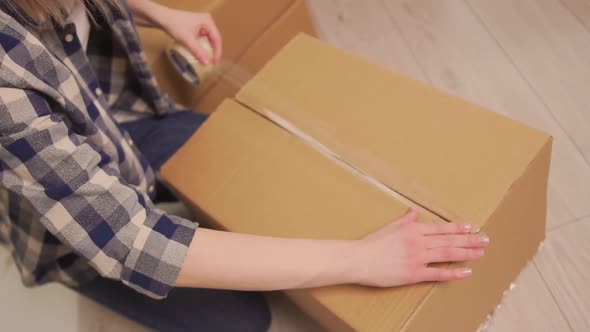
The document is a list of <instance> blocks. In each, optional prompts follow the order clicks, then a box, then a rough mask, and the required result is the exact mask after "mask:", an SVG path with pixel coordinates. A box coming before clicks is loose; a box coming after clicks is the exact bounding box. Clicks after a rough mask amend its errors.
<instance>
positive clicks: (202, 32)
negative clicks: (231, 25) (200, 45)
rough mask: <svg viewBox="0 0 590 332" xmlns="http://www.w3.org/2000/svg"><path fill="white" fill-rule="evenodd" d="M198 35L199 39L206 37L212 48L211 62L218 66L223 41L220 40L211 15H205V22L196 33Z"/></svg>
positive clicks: (219, 34)
mask: <svg viewBox="0 0 590 332" xmlns="http://www.w3.org/2000/svg"><path fill="white" fill-rule="evenodd" d="M197 33H198V35H199V36H201V37H206V38H207V39H208V40H209V43H210V44H211V47H212V48H213V62H214V63H215V64H218V63H219V61H220V60H221V54H222V52H223V41H222V38H221V33H220V32H219V29H218V28H217V25H215V22H214V21H213V18H212V17H211V15H209V14H207V17H206V19H205V22H204V23H203V24H202V25H201V27H200V28H199V31H197Z"/></svg>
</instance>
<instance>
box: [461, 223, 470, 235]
mask: <svg viewBox="0 0 590 332" xmlns="http://www.w3.org/2000/svg"><path fill="white" fill-rule="evenodd" d="M471 228H472V227H471V225H469V224H464V225H463V230H464V231H465V232H467V233H470V232H471Z"/></svg>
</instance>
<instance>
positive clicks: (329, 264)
mask: <svg viewBox="0 0 590 332" xmlns="http://www.w3.org/2000/svg"><path fill="white" fill-rule="evenodd" d="M417 217H418V213H417V212H416V211H411V212H409V213H408V214H407V215H405V216H403V217H402V218H400V219H399V220H397V221H395V222H393V223H391V224H388V225H386V226H385V227H383V228H382V229H380V230H378V231H376V232H375V233H373V234H370V235H368V236H366V237H365V238H363V239H361V240H357V241H337V240H334V241H332V240H305V239H283V238H269V237H261V236H254V235H245V234H234V233H228V232H218V231H212V230H207V229H200V230H199V231H197V233H196V234H195V238H194V239H193V242H192V244H191V245H190V247H189V251H188V253H187V256H186V259H185V261H184V264H183V267H182V269H181V272H180V276H179V278H178V281H177V284H176V285H177V286H180V287H205V288H224V289H241V290H277V289H291V288H308V287H319V286H326V285H334V284H344V283H356V284H363V285H368V286H378V287H392V286H398V285H404V284H409V283H416V282H421V281H437V280H457V279H463V278H465V277H467V276H469V275H470V274H471V271H470V270H468V269H464V268H454V269H445V268H434V267H430V266H428V265H429V264H430V263H436V262H452V261H468V260H475V259H478V258H480V257H481V256H482V255H483V250H482V248H483V247H485V246H486V245H487V243H488V241H489V240H488V239H487V237H485V236H483V235H474V234H471V233H470V228H469V227H468V226H467V225H464V224H454V223H444V222H442V223H417V222H416V220H417Z"/></svg>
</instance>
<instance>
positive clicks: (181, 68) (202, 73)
mask: <svg viewBox="0 0 590 332" xmlns="http://www.w3.org/2000/svg"><path fill="white" fill-rule="evenodd" d="M197 41H198V43H199V45H201V47H202V48H203V49H204V50H205V52H207V54H208V56H209V59H210V62H209V64H207V65H204V64H201V63H200V62H199V61H198V60H197V59H196V58H195V57H194V56H193V55H192V53H191V52H190V51H189V50H188V49H186V48H185V47H184V46H182V45H180V44H178V43H172V44H170V45H169V46H168V47H167V48H166V55H168V59H169V60H170V62H171V63H172V65H173V66H174V68H176V70H177V71H178V73H180V74H181V75H182V77H183V78H184V79H185V80H186V81H188V82H189V83H192V84H200V83H202V82H204V81H207V80H210V79H213V78H215V77H217V76H218V75H219V74H221V71H222V67H223V66H222V65H216V64H213V61H212V60H213V47H211V44H210V43H209V41H208V40H207V38H204V37H201V38H198V39H197Z"/></svg>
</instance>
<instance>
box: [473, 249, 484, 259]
mask: <svg viewBox="0 0 590 332" xmlns="http://www.w3.org/2000/svg"><path fill="white" fill-rule="evenodd" d="M483 254H484V251H483V249H477V250H476V251H475V256H476V257H482V256H483Z"/></svg>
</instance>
